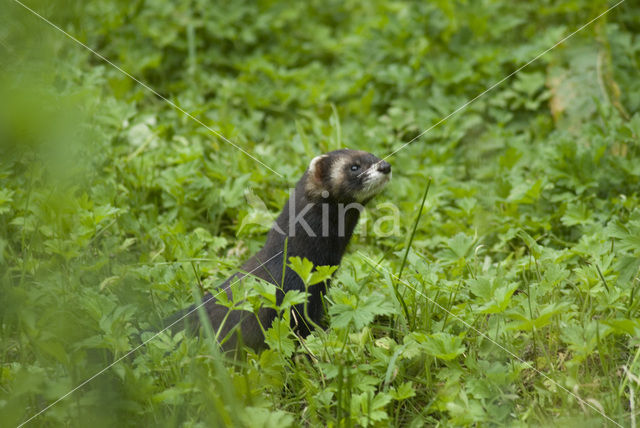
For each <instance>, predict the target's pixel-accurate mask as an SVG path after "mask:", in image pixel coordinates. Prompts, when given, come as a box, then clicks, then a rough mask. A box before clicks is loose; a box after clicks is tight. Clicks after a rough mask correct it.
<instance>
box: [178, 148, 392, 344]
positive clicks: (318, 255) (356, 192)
mask: <svg viewBox="0 0 640 428" xmlns="http://www.w3.org/2000/svg"><path fill="white" fill-rule="evenodd" d="M390 178H391V165H389V163H387V162H385V161H383V160H380V159H378V158H377V157H375V156H374V155H372V154H371V153H367V152H363V151H357V150H349V149H342V150H335V151H332V152H329V153H326V154H324V155H320V156H317V157H315V158H313V159H312V160H311V163H310V164H309V168H308V169H307V170H306V171H305V173H304V174H303V175H302V178H300V180H299V181H298V183H297V184H296V187H295V191H294V192H293V193H292V194H291V195H290V197H289V200H288V201H287V203H286V204H285V206H284V208H283V210H282V212H281V213H280V215H279V216H278V218H277V219H276V221H275V222H274V225H273V227H272V228H271V230H270V231H269V233H268V235H267V241H266V243H265V245H264V247H263V248H262V249H261V250H260V251H258V253H256V254H255V255H254V256H253V257H251V258H250V259H249V260H247V261H246V262H245V263H244V264H243V265H242V266H241V268H240V270H241V272H239V273H236V274H234V275H232V276H231V277H229V278H228V279H227V280H226V281H225V282H224V283H222V284H221V286H220V289H221V290H225V292H226V293H227V296H228V297H229V299H231V298H232V290H231V288H232V287H230V285H232V284H234V283H235V282H237V281H239V280H241V279H242V278H244V277H245V276H246V275H248V273H250V274H251V275H253V276H256V277H258V278H260V279H262V280H265V281H268V282H271V283H272V284H274V285H276V289H277V292H276V293H277V294H276V301H277V303H278V304H280V303H281V302H282V299H283V297H284V295H285V293H286V292H287V291H289V290H300V291H304V290H305V285H304V283H303V281H302V279H301V278H300V277H299V276H298V275H297V274H296V273H295V272H294V271H293V270H291V269H290V268H289V267H286V269H285V270H284V278H283V265H284V264H286V260H285V259H284V257H285V241H286V257H287V260H288V259H289V258H290V257H300V258H307V259H308V260H310V261H311V262H312V263H313V265H314V266H325V265H330V266H338V265H339V264H340V260H341V259H342V255H343V254H344V251H345V249H346V246H347V244H348V243H349V239H350V238H351V235H352V234H353V230H354V228H355V227H356V224H357V222H358V218H359V216H360V211H361V210H362V209H363V208H364V207H363V206H364V204H366V203H367V202H368V201H369V200H370V199H371V198H372V197H373V196H375V195H376V194H378V193H379V192H380V191H381V190H382V189H383V188H384V186H385V184H386V183H387V182H388V181H389V180H390ZM328 282H329V281H326V282H325V283H321V284H316V285H313V286H311V287H309V290H308V292H309V296H308V302H307V307H306V311H305V308H304V305H298V306H296V307H295V308H294V309H293V311H294V313H293V316H292V317H291V320H292V321H291V323H292V327H293V328H294V330H295V331H296V333H297V334H299V335H301V336H303V337H304V336H306V335H307V334H309V332H310V331H311V329H312V328H313V327H312V326H313V325H319V324H322V318H323V313H324V311H323V304H322V298H323V295H324V293H325V292H326V290H327V287H328V285H329V284H328ZM203 302H206V303H205V304H204V308H205V309H206V312H207V315H208V318H209V320H210V321H211V324H212V327H213V330H214V331H215V332H216V333H217V334H218V340H219V341H220V344H221V346H222V348H223V349H224V350H229V349H233V348H234V347H235V346H236V343H237V341H238V338H239V336H241V338H242V341H243V342H244V343H245V344H246V345H248V346H250V347H251V348H253V349H254V350H259V349H260V348H262V347H264V335H263V334H262V329H261V328H260V324H261V325H262V328H263V329H264V330H267V329H268V328H269V327H270V326H271V323H272V322H273V319H274V318H275V317H276V316H277V313H276V311H275V310H273V309H269V308H261V309H259V311H258V314H257V315H256V314H254V313H251V312H247V311H243V310H232V311H231V313H229V314H227V312H228V309H227V308H226V307H224V306H221V305H219V304H217V303H216V300H215V298H214V297H213V296H212V295H211V294H210V293H207V294H206V295H205V296H204V299H203ZM194 308H195V305H193V306H191V307H190V308H188V309H187V310H186V311H185V312H190V311H193V309H194ZM183 313H184V312H183ZM305 314H306V315H308V317H309V318H310V320H311V321H312V322H309V319H307V317H306V316H305ZM197 320H198V317H197V313H196V312H193V313H192V314H191V315H189V317H188V324H189V325H192V326H195V325H197ZM259 323H260V324H259Z"/></svg>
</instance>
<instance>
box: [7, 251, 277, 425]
mask: <svg viewBox="0 0 640 428" xmlns="http://www.w3.org/2000/svg"><path fill="white" fill-rule="evenodd" d="M282 253H283V252H282V251H280V252H279V253H278V254H276V255H275V256H273V257H270V258H269V260H267V261H265V262H264V263H261V264H260V266H258V267H256V268H255V269H252V270H251V271H249V272H247V275H248V274H251V273H253V272H255V271H256V270H257V269H259V268H261V267H263V266H264V265H265V264H266V263H268V262H270V261H271V260H273V259H274V258H276V257H277V256H279V255H280V254H282ZM245 276H246V275H245ZM243 278H244V276H243V277H242V278H238V279H237V280H236V281H233V282H232V283H231V284H229V285H228V286H227V287H226V288H223V289H222V290H221V291H219V292H218V293H216V294H215V296H211V298H209V299H207V300H204V301H203V302H202V303H200V304H199V305H198V306H196V307H195V308H193V309H192V310H190V311H189V312H187V313H186V314H184V315H183V316H182V317H180V318H179V319H177V320H176V321H174V322H172V323H171V324H169V325H168V326H166V327H165V328H163V329H162V330H160V331H159V332H157V333H156V334H154V335H153V336H151V337H150V338H149V339H147V340H145V341H144V342H142V343H141V344H140V345H138V346H136V347H135V348H133V349H132V350H130V351H129V352H127V353H126V354H124V355H123V356H122V357H120V358H118V359H117V360H115V361H114V362H113V363H111V364H109V365H108V366H107V367H105V368H103V369H102V370H100V371H99V372H98V373H96V374H94V375H93V376H91V377H90V378H88V379H86V380H84V381H83V382H82V383H81V384H79V385H78V386H76V387H75V388H73V389H72V390H71V391H69V392H67V393H66V394H64V395H63V396H62V397H60V398H58V399H57V400H56V401H54V402H53V403H51V404H49V405H48V406H47V407H45V408H44V409H42V410H40V411H39V412H38V413H36V414H35V415H33V416H31V417H30V418H29V419H27V420H26V421H24V422H22V423H21V424H20V425H18V427H17V428H20V427H22V426H24V425H26V424H28V423H29V422H30V421H31V420H33V419H35V418H37V417H38V416H40V415H41V414H43V413H44V412H46V411H47V410H49V409H50V408H52V407H53V406H55V405H56V404H58V403H59V402H61V401H62V400H64V399H65V398H67V397H68V396H69V395H71V394H73V393H74V392H76V391H77V390H78V389H80V388H82V387H83V386H85V385H86V384H88V383H89V382H91V381H92V380H94V379H95V378H97V377H98V376H100V375H101V374H103V373H104V372H106V371H107V370H109V369H110V368H111V367H113V366H115V365H116V364H118V363H119V362H120V361H122V360H124V359H125V358H127V357H128V356H129V355H131V354H133V353H134V352H136V351H137V350H138V349H140V348H142V347H143V346H145V345H146V344H147V343H149V342H151V341H152V340H153V339H155V338H156V337H158V336H159V335H160V334H162V333H163V332H165V331H166V330H168V329H170V328H171V327H173V326H174V325H176V324H177V323H179V322H180V321H182V320H183V319H185V318H186V317H188V316H189V315H191V314H192V313H194V312H195V311H197V310H198V309H200V308H201V307H202V306H203V305H205V304H207V303H208V302H210V301H211V300H213V299H215V298H216V297H218V296H219V295H220V294H221V293H224V292H225V291H227V290H228V289H229V288H231V287H232V286H233V285H234V284H236V283H238V282H239V281H242V279H243Z"/></svg>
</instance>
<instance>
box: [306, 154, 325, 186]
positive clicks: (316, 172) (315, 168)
mask: <svg viewBox="0 0 640 428" xmlns="http://www.w3.org/2000/svg"><path fill="white" fill-rule="evenodd" d="M327 157H328V156H327V155H320V156H316V157H315V158H313V159H311V162H310V163H309V178H311V179H312V180H313V181H315V182H316V183H318V184H320V183H322V175H323V174H324V172H325V169H326V165H325V162H323V160H324V159H326V158H327Z"/></svg>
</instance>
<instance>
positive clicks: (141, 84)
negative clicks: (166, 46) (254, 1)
mask: <svg viewBox="0 0 640 428" xmlns="http://www.w3.org/2000/svg"><path fill="white" fill-rule="evenodd" d="M13 1H14V2H16V3H18V4H19V5H20V6H22V7H24V8H25V9H27V10H28V11H29V12H31V13H32V14H34V15H35V16H37V17H38V18H40V19H41V20H43V21H44V22H46V23H47V24H49V25H50V26H52V27H53V28H55V29H56V30H58V31H60V32H61V33H62V34H64V35H65V36H67V37H68V38H70V39H71V40H73V41H74V42H76V43H77V44H79V45H80V46H82V47H83V48H85V49H87V50H88V51H89V52H91V53H92V54H94V55H95V56H97V57H98V58H100V59H101V60H103V61H104V62H106V63H108V64H109V65H111V66H112V67H113V68H115V69H116V70H118V71H119V72H120V73H122V74H124V75H125V76H127V77H128V78H130V79H131V80H133V81H135V82H137V83H138V84H139V85H140V86H142V87H143V88H145V89H146V90H147V91H149V92H151V93H152V94H154V95H155V96H156V97H158V98H160V99H161V100H163V101H164V102H166V103H167V104H169V105H170V106H171V107H173V108H174V109H176V110H178V111H179V112H180V113H182V114H184V115H185V116H187V117H188V118H190V119H192V120H193V121H195V122H196V123H198V124H199V125H201V126H203V127H204V128H206V129H207V130H208V131H209V132H211V133H212V134H214V135H216V136H217V137H218V138H220V139H221V140H223V141H225V142H226V143H228V144H230V145H232V146H233V147H235V148H236V149H238V150H240V151H241V152H242V153H244V154H245V155H247V156H249V157H250V158H251V159H253V160H254V161H256V162H258V163H259V164H260V165H262V166H264V167H265V168H267V169H268V170H269V171H271V172H273V173H274V174H275V175H277V176H278V177H280V178H284V176H283V175H282V174H280V173H279V172H277V171H275V170H274V169H272V168H271V167H270V166H269V165H267V164H265V163H264V162H262V161H260V160H259V159H257V158H255V157H254V156H252V155H251V154H249V153H248V152H247V151H246V150H244V149H243V148H242V147H240V146H238V145H237V144H235V143H232V142H231V141H229V140H228V139H227V138H226V137H225V136H224V135H222V134H221V133H219V132H218V131H216V130H215V129H213V128H211V127H210V126H208V125H206V124H205V123H204V122H202V121H201V120H200V119H198V118H197V117H195V116H193V115H192V114H191V113H189V112H188V111H186V110H184V109H183V108H182V107H180V106H178V105H177V104H176V103H174V102H173V101H171V100H169V99H168V98H166V97H164V96H162V95H161V94H160V93H158V91H156V90H155V89H153V88H151V87H150V86H149V85H147V84H146V83H144V82H142V81H140V80H138V79H136V78H135V77H134V76H132V75H131V74H130V73H128V72H127V71H125V70H123V69H122V68H120V67H118V66H117V65H116V64H114V63H113V62H111V61H110V60H109V59H108V58H106V57H104V56H103V55H101V54H100V53H98V52H96V51H95V50H93V49H92V48H90V47H89V46H87V45H86V44H84V43H82V42H81V41H80V40H78V39H76V38H75V37H73V36H72V35H71V34H69V33H67V32H66V31H64V30H63V29H62V28H60V27H58V26H57V25H56V24H54V23H53V22H51V21H49V20H48V19H47V18H45V17H44V16H42V15H40V14H39V13H38V12H36V11H35V10H33V9H31V8H30V7H29V6H27V5H25V4H24V3H22V2H21V1H20V0H13Z"/></svg>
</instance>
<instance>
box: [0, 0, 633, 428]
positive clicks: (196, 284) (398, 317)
mask: <svg viewBox="0 0 640 428" xmlns="http://www.w3.org/2000/svg"><path fill="white" fill-rule="evenodd" d="M218 3H219V4H218ZM218 3H217V4H210V3H209V2H205V1H204V0H192V1H187V2H175V3H174V2H145V1H144V0H138V1H134V2H130V1H123V0H120V1H107V0H97V1H88V2H83V1H62V0H60V1H56V2H45V1H35V0H34V1H29V2H28V3H27V4H28V5H29V6H30V7H33V8H34V10H36V11H37V12H38V13H41V14H42V15H43V16H45V17H47V18H48V19H51V21H52V22H54V23H55V24H57V25H59V26H60V27H61V28H63V29H64V30H65V31H68V32H69V33H70V34H72V35H74V36H75V37H77V38H78V39H79V40H81V41H82V42H84V43H86V44H87V45H88V46H90V47H91V48H93V49H95V50H96V51H98V52H100V53H101V54H102V55H104V56H105V57H107V58H109V59H110V60H112V61H113V62H114V63H115V64H117V65H118V66H120V67H122V68H123V69H124V70H126V71H127V72H129V73H131V74H132V75H133V76H135V77H136V78H138V79H140V80H141V81H143V82H145V83H146V84H148V85H149V86H150V87H152V88H153V89H155V90H157V91H158V92H159V93H160V94H162V95H163V96H165V97H167V98H168V99H170V100H171V101H172V102H174V103H176V105H178V106H179V107H180V108H182V109H184V110H185V111H188V112H190V113H191V114H193V115H194V116H195V117H197V118H198V119H199V120H201V121H202V122H203V123H205V124H206V125H207V126H210V127H211V128H212V129H215V130H217V131H219V132H220V133H222V134H223V135H224V136H225V137H227V138H228V139H229V140H231V141H232V142H234V143H235V144H237V145H239V146H241V147H242V148H243V149H245V150H246V151H247V152H248V153H250V154H251V155H252V156H255V157H256V158H258V159H259V160H260V161H262V162H264V163H265V164H267V165H268V166H269V167H271V168H273V169H274V170H276V171H277V172H278V173H280V174H282V177H279V176H277V175H276V174H274V173H272V172H271V171H269V170H268V169H267V168H265V167H263V166H261V165H260V164H258V163H256V162H255V161H254V160H252V159H251V158H250V157H248V156H246V155H245V154H243V153H241V152H240V151H238V150H236V149H235V148H233V147H232V146H231V145H229V144H228V143H226V142H224V141H222V140H221V139H219V138H217V137H216V136H215V135H213V134H212V133H211V132H209V131H208V130H207V129H206V128H204V127H203V126H201V125H200V124H198V123H196V122H195V121H193V120H191V119H189V118H187V117H185V115H183V114H182V113H181V112H179V111H177V110H176V109H174V108H172V107H171V106H170V105H168V104H167V103H166V102H164V101H163V100H161V99H159V98H158V97H156V96H154V95H153V94H152V93H150V92H149V91H148V90H147V89H145V88H144V87H142V86H140V85H138V84H137V83H136V82H134V81H133V80H131V79H130V78H128V77H126V76H125V75H123V74H122V73H121V72H119V71H118V70H116V69H115V68H114V67H112V66H111V65H109V64H107V63H105V62H104V61H102V60H100V59H99V58H98V57H96V56H95V55H93V54H92V53H91V52H89V51H87V50H86V49H84V48H83V47H81V46H80V45H78V44H76V43H75V42H74V41H72V40H71V39H69V38H68V37H66V36H65V35H63V34H62V33H61V32H59V31H58V30H56V29H55V28H53V27H51V26H50V25H48V24H47V23H45V22H43V21H42V20H40V19H39V18H37V17H36V16H34V15H33V14H31V13H30V12H29V11H28V10H27V9H25V8H23V7H22V6H20V5H19V4H18V3H15V2H13V1H7V2H4V3H3V5H2V6H1V10H0V99H2V103H1V104H0V153H1V157H0V421H2V425H3V426H16V425H18V424H20V423H22V422H23V421H25V420H27V419H29V418H30V417H31V416H33V415H35V414H36V413H38V411H39V410H41V409H44V408H45V407H47V406H48V405H49V404H51V403H54V402H55V401H56V400H57V399H58V398H60V397H63V396H64V395H65V394H67V393H68V392H69V391H71V390H72V389H73V388H75V387H76V386H77V385H80V384H81V383H82V382H83V381H85V380H86V379H89V378H90V377H92V376H93V375H94V374H96V373H98V372H99V371H100V370H102V369H103V368H105V367H107V366H108V365H109V364H111V363H113V362H114V361H117V360H118V359H120V358H121V357H123V356H125V355H126V354H127V353H128V352H129V351H130V350H131V349H133V348H134V347H136V346H137V345H138V344H139V341H138V338H137V337H138V335H139V334H140V333H141V332H146V331H148V330H151V329H153V327H154V326H155V325H157V323H158V321H159V320H161V319H162V318H164V317H166V316H168V315H170V314H172V313H173V312H175V311H176V310H178V309H181V308H184V307H186V306H187V305H189V304H190V302H192V301H193V295H194V294H198V293H200V292H201V291H202V290H204V289H213V288H214V287H215V285H216V284H218V283H219V282H221V281H222V280H223V279H224V278H226V277H227V276H228V275H230V274H231V273H232V272H234V268H235V267H237V266H239V265H240V264H241V262H242V261H243V260H245V259H246V258H248V257H249V255H250V254H252V253H253V252H254V251H256V250H257V249H259V248H260V246H261V245H262V243H263V242H264V238H265V231H266V229H265V228H264V227H263V226H260V225H259V224H256V223H255V222H252V221H246V219H253V220H255V219H254V217H248V216H258V217H260V216H263V217H264V218H270V217H269V216H270V215H273V214H275V213H277V212H278V211H279V210H280V209H281V207H282V205H283V203H284V201H285V200H286V198H287V189H288V188H289V187H290V186H292V185H293V183H294V182H295V181H296V180H297V179H298V177H299V176H300V174H301V173H302V171H304V169H305V168H306V166H307V163H308V161H309V160H310V159H311V158H312V157H313V156H315V155H317V154H319V153H322V152H325V151H328V150H332V149H334V148H338V147H345V146H346V147H349V148H357V149H363V150H367V151H370V152H372V153H374V154H376V155H378V156H384V155H386V154H388V153H390V152H392V151H393V150H395V149H396V148H398V147H399V146H400V145H401V144H402V143H404V142H408V141H410V140H411V139H412V138H414V137H416V136H417V135H419V134H420V133H421V132H422V131H423V130H425V129H427V128H429V127H430V126H431V125H433V124H435V123H436V122H437V121H439V120H440V119H441V118H443V117H445V116H446V115H448V114H449V113H451V112H452V111H454V110H455V109H456V108H458V107H459V106H460V105H462V104H464V103H465V102H466V101H468V100H470V99H472V98H473V97H475V96H476V95H477V94H479V93H481V92H482V91H484V90H485V89H486V88H488V87H490V86H491V85H492V84H494V83H496V82H498V81H499V80H500V79H502V78H503V77H505V76H507V75H508V74H509V73H511V72H513V71H514V70H516V69H517V68H518V67H519V66H521V65H523V64H525V63H526V62H527V61H529V60H531V59H532V58H534V57H535V56H536V55H538V54H539V53H541V52H542V51H544V50H545V49H547V48H549V47H550V46H552V45H553V44H555V43H556V42H557V41H559V40H560V39H561V38H562V37H564V36H566V35H568V34H570V33H571V32H572V31H574V30H575V29H578V28H579V27H580V26H582V25H583V24H585V23H586V22H588V21H589V20H591V19H592V18H594V17H596V16H597V15H599V14H600V13H602V12H603V11H605V10H606V9H607V8H608V7H609V6H611V5H613V3H608V2H607V1H603V0H597V1H587V0H558V1H551V0H539V1H536V2H514V1H507V0H496V1H471V0H466V1H456V2H448V1H444V0H433V1H428V2H426V1H425V2H418V1H416V2H413V1H393V2H385V1H361V0H345V1H337V0H330V1H316V0H313V1H308V2H295V1H292V2H273V1H260V2H254V1H248V0H247V1H238V0H236V1H223V2H218ZM639 34H640V7H639V6H638V4H637V2H633V1H631V0H628V1H626V2H625V3H623V4H622V5H620V6H618V7H617V8H616V9H614V10H613V11H611V12H610V13H609V14H607V15H606V16H603V17H602V18H600V19H598V20H597V21H595V22H594V23H593V24H591V25H590V26H588V27H587V28H585V29H584V30H583V31H581V32H580V33H578V34H577V35H575V36H574V37H572V38H570V39H569V40H568V41H566V42H565V43H564V44H562V45H560V46H559V47H557V48H555V49H554V50H552V51H551V52H549V53H548V54H546V55H544V56H543V57H541V58H540V59H538V60H537V61H536V62H534V63H532V64H531V65H530V66H528V67H527V68H525V69H524V70H523V71H521V72H520V73H518V74H517V75H515V76H514V77H512V78H511V79H509V80H507V81H505V82H503V83H502V84H501V85H500V86H498V87H496V88H495V89H494V90H492V91H491V92H489V93H488V94H486V95H484V96H482V97H481V98H479V99H478V100H477V101H475V102H474V103H473V104H471V105H470V106H469V107H468V108H466V109H465V110H463V111H461V112H459V113H458V114H456V115H455V116H452V117H451V118H449V119H448V120H446V121H445V122H444V123H442V124H440V125H439V126H437V127H435V128H434V129H432V130H430V131H429V132H428V133H427V134H426V135H424V136H422V137H421V138H419V139H417V140H416V141H415V142H413V143H412V144H411V145H409V146H408V147H406V148H405V149H403V150H401V151H400V152H398V153H397V154H395V155H394V156H393V157H391V158H389V159H388V160H389V161H390V162H391V164H392V165H393V171H394V178H393V180H392V182H391V183H390V185H389V186H388V188H387V190H386V191H385V193H384V194H383V195H381V196H380V197H378V198H377V199H376V200H375V201H374V204H373V205H374V206H373V207H372V208H373V209H372V210H371V211H370V212H369V220H368V222H366V223H363V224H362V225H361V226H364V225H365V224H366V225H368V226H369V229H368V233H366V234H364V233H362V232H361V233H359V234H358V236H356V237H355V238H354V240H353V241H352V243H351V245H350V251H349V255H348V256H347V257H346V259H345V260H344V262H343V265H342V266H341V267H340V269H339V270H338V271H337V273H336V280H335V281H334V283H333V287H332V289H331V291H330V293H329V296H328V300H329V301H330V302H331V303H330V304H329V314H330V328H329V329H328V330H326V331H316V332H315V333H314V334H312V335H311V336H309V337H308V338H307V339H306V341H305V342H304V344H303V345H300V344H299V343H298V341H297V340H295V337H293V335H292V334H291V332H290V331H289V327H288V324H287V322H286V321H285V322H279V323H275V324H274V327H273V328H272V329H271V330H270V331H269V332H268V343H269V345H270V348H269V349H268V350H266V351H264V352H262V353H260V354H257V355H256V354H253V353H251V352H249V351H248V352H247V355H243V356H241V357H238V358H237V359H235V360H233V359H229V358H226V359H225V358H224V357H223V356H221V355H219V353H218V351H217V348H216V346H215V342H214V340H213V339H212V336H211V332H209V333H208V334H205V335H204V337H203V339H202V340H197V339H194V338H184V337H183V335H182V333H178V334H177V335H176V336H174V337H172V336H171V335H169V334H167V333H163V334H161V335H160V336H158V337H157V338H155V339H154V340H152V341H150V342H149V343H148V344H147V345H146V346H144V347H143V348H140V349H138V350H137V351H136V352H135V353H133V354H131V355H129V356H128V357H126V358H124V359H123V360H122V361H119V362H118V363H116V364H115V365H113V367H111V368H109V369H108V370H106V371H105V372H104V373H102V374H101V375H100V376H97V377H96V378H95V379H93V380H91V381H90V382H88V383H87V384H85V385H83V386H82V387H81V388H80V389H78V390H77V391H75V392H73V393H72V394H70V395H68V396H67V397H66V398H64V400H62V401H60V402H58V403H56V404H55V405H54V406H52V407H51V408H50V409H48V410H47V411H46V412H44V413H42V414H41V415H39V416H38V417H36V418H34V419H33V420H31V421H30V422H29V424H28V425H27V426H40V425H42V426H79V427H80V426H83V427H84V426H91V427H98V426H120V425H123V424H124V425H131V426H165V425H166V426H217V425H229V426H243V425H244V426H264V427H271V426H274V427H275V426H277V427H284V426H300V425H303V426H388V425H408V426H420V425H422V424H426V425H444V426H461V425H479V426H489V425H505V426H518V425H522V426H527V425H534V426H536V425H554V424H557V425H568V426H576V425H580V426H603V425H606V426H614V425H613V424H612V423H611V422H607V421H606V419H605V418H604V416H603V415H602V414H600V413H598V412H597V411H596V410H594V408H595V409H599V410H600V411H601V412H603V413H604V414H606V415H607V416H608V417H610V418H611V419H613V420H615V421H617V422H618V423H619V424H621V425H623V426H632V424H634V423H638V422H640V421H638V419H640V403H639V402H638V396H640V277H639V269H640V206H639V205H638V203H639V199H640V187H639V185H640V72H639V71H638V70H640V35H639ZM429 178H431V179H432V182H431V188H430V190H429V195H428V197H427V200H426V204H425V208H424V211H423V213H422V215H421V216H420V218H418V212H419V210H420V201H421V198H422V195H423V194H424V192H425V189H426V186H427V182H428V180H429ZM247 189H251V191H252V194H253V195H255V196H257V197H259V198H260V199H261V200H262V201H264V203H265V205H264V207H263V209H262V210H261V211H256V210H253V209H251V206H249V205H248V204H247V202H246V199H245V193H246V190H247ZM378 202H391V203H393V204H395V205H396V206H397V207H398V208H399V210H400V213H401V217H400V219H401V222H400V224H399V225H398V228H399V230H398V233H396V234H392V235H390V236H385V237H379V236H378V237H377V236H375V235H374V234H373V233H371V225H372V223H373V220H375V219H376V218H380V217H382V216H385V215H388V210H385V209H383V208H379V209H376V208H375V203H378ZM243 220H245V221H244V222H243ZM416 221H418V222H417V225H416V228H415V233H412V232H413V231H414V224H416V223H415V222H416ZM410 240H412V243H411V247H410V250H409V251H408V253H407V250H408V248H409V247H408V244H409V241H410ZM295 263H296V266H297V269H300V270H304V269H306V268H307V267H306V266H305V264H304V263H303V262H302V261H296V262H295ZM400 272H402V273H401V279H398V277H397V276H398V275H400ZM247 293H250V294H251V296H252V297H251V299H254V300H251V302H255V301H256V300H255V299H257V300H259V299H264V297H261V296H262V295H264V294H267V293H265V292H264V290H262V289H260V287H257V288H256V287H254V289H253V290H247ZM295 297H296V296H292V301H294V300H295ZM150 336H151V335H150V334H149V333H148V332H146V333H142V337H143V338H149V337H150ZM498 344H499V345H498ZM515 356H517V358H516V357H515ZM542 374H544V375H545V376H543V375H542ZM568 391H570V393H569V392H568ZM573 394H575V395H573ZM576 396H578V397H581V398H582V399H584V400H586V403H585V402H581V401H579V400H578V399H577V398H576ZM585 421H586V422H585Z"/></svg>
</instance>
